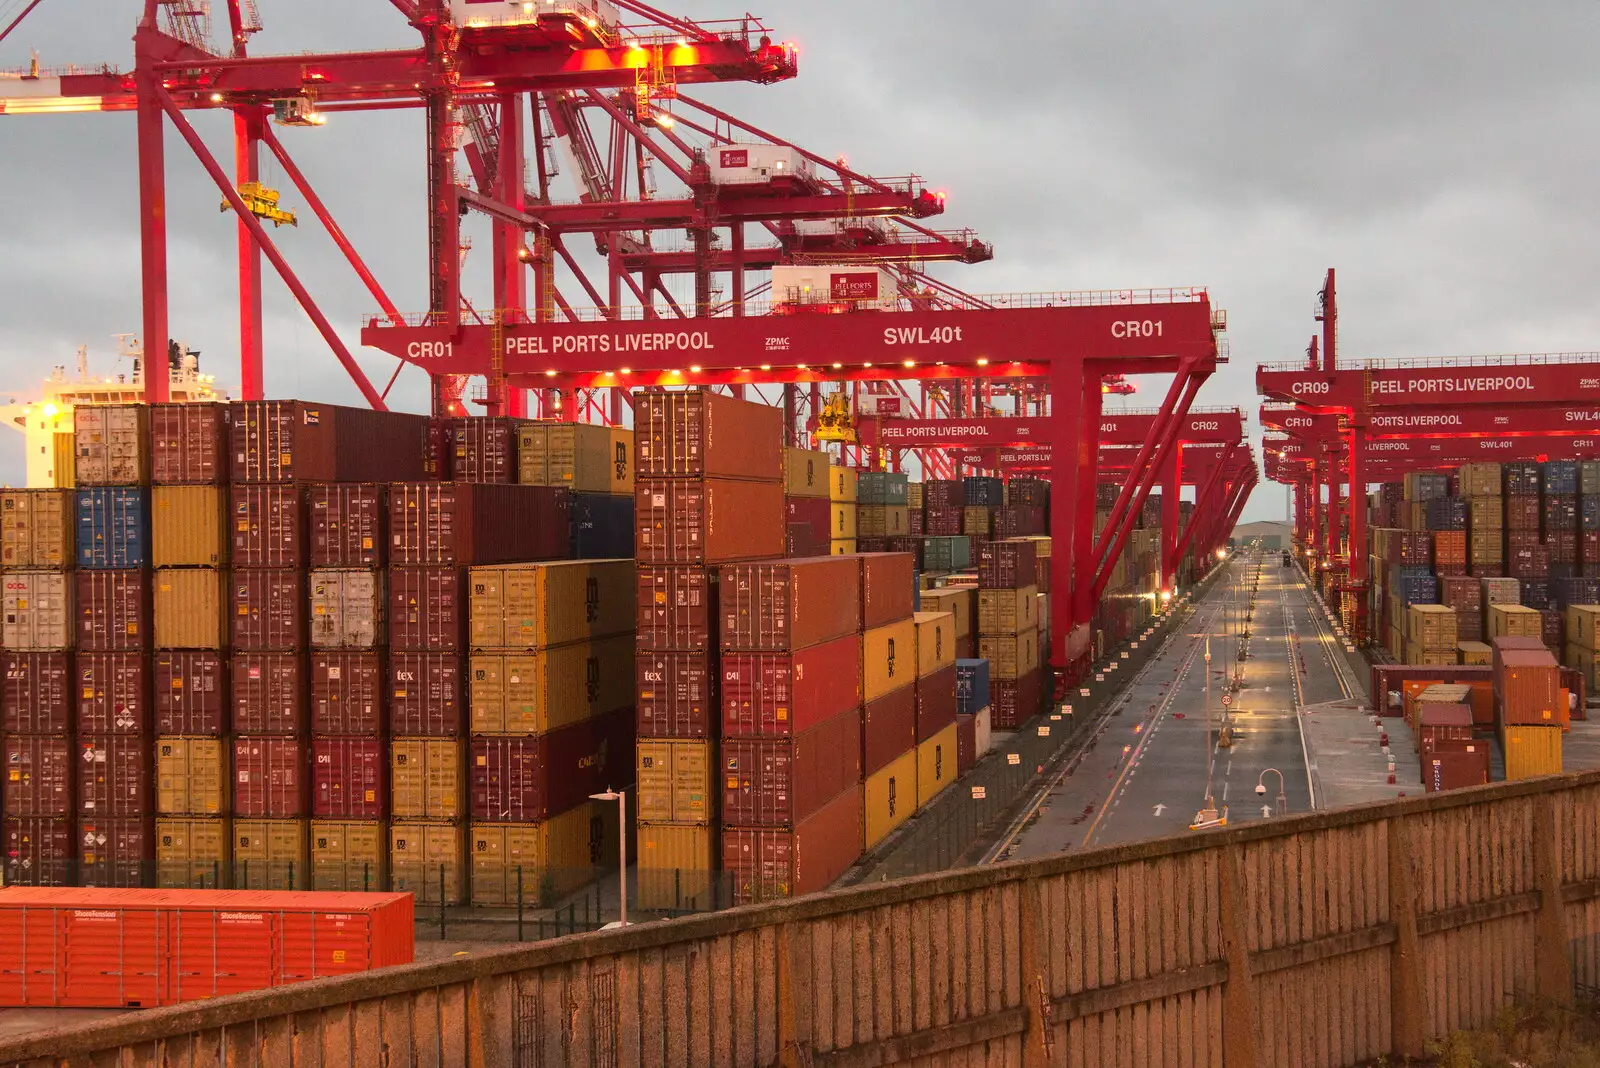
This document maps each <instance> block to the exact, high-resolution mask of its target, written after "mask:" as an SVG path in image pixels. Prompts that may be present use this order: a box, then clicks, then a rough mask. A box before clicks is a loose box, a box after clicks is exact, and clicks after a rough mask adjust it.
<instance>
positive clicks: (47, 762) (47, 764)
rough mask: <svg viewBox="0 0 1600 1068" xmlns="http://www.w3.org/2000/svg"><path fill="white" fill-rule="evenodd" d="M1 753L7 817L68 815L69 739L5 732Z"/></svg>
mask: <svg viewBox="0 0 1600 1068" xmlns="http://www.w3.org/2000/svg"><path fill="white" fill-rule="evenodd" d="M0 751H3V752H4V754H5V766H6V770H5V789H4V791H3V793H4V797H5V814H6V815H7V816H56V817H64V816H70V815H71V814H72V811H73V797H74V792H73V782H74V778H75V773H76V771H77V759H76V757H77V753H76V752H75V751H74V749H73V745H72V741H71V739H69V738H65V737H62V736H59V735H39V734H9V735H7V736H6V737H5V740H4V742H3V743H0Z"/></svg>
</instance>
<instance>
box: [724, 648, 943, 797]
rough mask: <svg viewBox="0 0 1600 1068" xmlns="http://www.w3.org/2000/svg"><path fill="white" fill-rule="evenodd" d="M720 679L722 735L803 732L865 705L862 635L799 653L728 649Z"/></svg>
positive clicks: (775, 735) (768, 735) (777, 735)
mask: <svg viewBox="0 0 1600 1068" xmlns="http://www.w3.org/2000/svg"><path fill="white" fill-rule="evenodd" d="M721 681H722V733H723V734H724V735H726V736H729V737H738V738H757V737H762V738H786V737H789V736H791V735H795V734H802V733H804V732H806V731H809V730H810V729H811V728H812V727H814V726H816V725H817V724H819V723H823V722H826V721H828V720H832V719H834V718H836V717H837V716H839V715H840V714H841V713H843V712H845V711H847V710H849V709H858V708H860V707H861V638H860V637H859V636H858V635H855V634H849V635H846V636H845V637H843V638H835V639H834V640H833V641H831V642H824V643H823V644H821V645H813V646H811V647H810V648H809V649H802V650H800V651H799V652H797V653H724V654H723V656H722V677H721ZM952 692H953V691H952ZM829 796H830V797H831V796H832V795H831V794H830V795H829Z"/></svg>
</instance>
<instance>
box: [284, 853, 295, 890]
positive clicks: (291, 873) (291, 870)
mask: <svg viewBox="0 0 1600 1068" xmlns="http://www.w3.org/2000/svg"><path fill="white" fill-rule="evenodd" d="M284 889H285V890H293V889H294V861H292V860H291V861H290V862H289V885H288V886H285V887H284Z"/></svg>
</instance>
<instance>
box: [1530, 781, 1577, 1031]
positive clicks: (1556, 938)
mask: <svg viewBox="0 0 1600 1068" xmlns="http://www.w3.org/2000/svg"><path fill="white" fill-rule="evenodd" d="M1533 828H1534V830H1533V875H1534V881H1535V884H1536V885H1537V886H1538V887H1539V914H1538V917H1537V918H1536V920H1535V921H1534V928H1533V932H1534V933H1533V961H1534V966H1533V985H1534V992H1535V993H1537V994H1538V996H1539V997H1540V998H1541V999H1548V1000H1550V1001H1554V1002H1555V1003H1556V1004H1558V1005H1571V1004H1572V966H1571V965H1570V964H1568V963H1567V915H1566V912H1567V906H1566V903H1565V902H1564V901H1562V900H1561V858H1560V857H1559V856H1558V855H1557V853H1556V843H1557V842H1558V841H1563V840H1564V839H1561V838H1558V837H1557V834H1558V830H1557V827H1556V801H1555V798H1554V797H1552V796H1551V795H1550V794H1548V793H1545V794H1540V795H1539V797H1538V798H1537V799H1535V801H1534V808H1533Z"/></svg>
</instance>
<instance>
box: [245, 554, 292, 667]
mask: <svg viewBox="0 0 1600 1068" xmlns="http://www.w3.org/2000/svg"><path fill="white" fill-rule="evenodd" d="M232 618H233V647H234V648H235V649H248V650H252V651H267V650H283V651H288V650H292V649H300V648H303V647H304V646H305V643H306V576H305V573H304V572H301V571H291V570H289V569H288V568H281V567H273V568H259V569H256V570H240V569H236V570H235V571H234V572H233V613H232Z"/></svg>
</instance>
